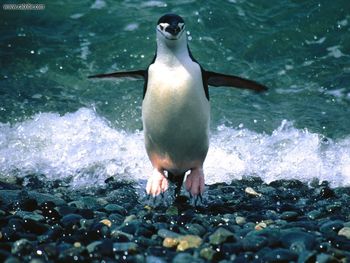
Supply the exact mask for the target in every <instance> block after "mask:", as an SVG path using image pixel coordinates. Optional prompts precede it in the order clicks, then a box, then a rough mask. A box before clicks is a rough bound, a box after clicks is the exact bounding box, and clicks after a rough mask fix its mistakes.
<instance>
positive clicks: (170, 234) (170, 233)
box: [157, 229, 180, 238]
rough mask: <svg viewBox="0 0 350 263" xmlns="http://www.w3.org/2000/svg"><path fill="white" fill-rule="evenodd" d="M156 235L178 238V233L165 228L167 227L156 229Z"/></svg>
mask: <svg viewBox="0 0 350 263" xmlns="http://www.w3.org/2000/svg"><path fill="white" fill-rule="evenodd" d="M157 234H158V236H160V237H162V238H166V237H171V238H178V237H179V236H180V234H179V233H176V232H173V231H170V230H167V229H160V230H158V233H157Z"/></svg>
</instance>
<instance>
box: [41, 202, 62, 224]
mask: <svg viewBox="0 0 350 263" xmlns="http://www.w3.org/2000/svg"><path fill="white" fill-rule="evenodd" d="M55 207H56V204H55V203H54V202H51V201H48V202H43V203H42V204H41V205H40V210H41V212H42V215H43V216H44V217H45V218H46V219H49V220H50V221H53V222H57V221H58V220H60V218H61V215H60V214H59V213H58V211H57V210H56V209H55Z"/></svg>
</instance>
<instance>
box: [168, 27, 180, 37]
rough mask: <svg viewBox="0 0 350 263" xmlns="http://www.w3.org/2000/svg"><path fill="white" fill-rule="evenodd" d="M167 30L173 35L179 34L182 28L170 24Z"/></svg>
mask: <svg viewBox="0 0 350 263" xmlns="http://www.w3.org/2000/svg"><path fill="white" fill-rule="evenodd" d="M165 31H166V32H168V33H170V34H172V35H173V36H177V35H178V34H179V33H180V31H181V29H180V27H179V26H178V25H169V26H167V27H166V29H165Z"/></svg>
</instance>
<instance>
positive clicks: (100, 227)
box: [87, 222, 110, 240]
mask: <svg viewBox="0 0 350 263" xmlns="http://www.w3.org/2000/svg"><path fill="white" fill-rule="evenodd" d="M87 235H88V237H89V239H90V240H96V239H100V238H106V237H107V236H109V235H110V229H109V227H108V226H106V225H105V224H103V223H101V222H94V223H93V224H92V225H91V226H90V228H89V230H88V232H87Z"/></svg>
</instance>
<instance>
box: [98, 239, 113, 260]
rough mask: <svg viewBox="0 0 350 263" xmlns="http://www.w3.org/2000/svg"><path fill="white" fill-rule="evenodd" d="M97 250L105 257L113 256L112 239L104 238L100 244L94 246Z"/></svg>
mask: <svg viewBox="0 0 350 263" xmlns="http://www.w3.org/2000/svg"><path fill="white" fill-rule="evenodd" d="M96 249H97V251H98V252H99V253H100V254H101V255H102V256H106V257H112V256H113V241H112V240H111V239H104V240H103V241H102V242H101V243H100V244H98V245H97V247H96Z"/></svg>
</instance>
